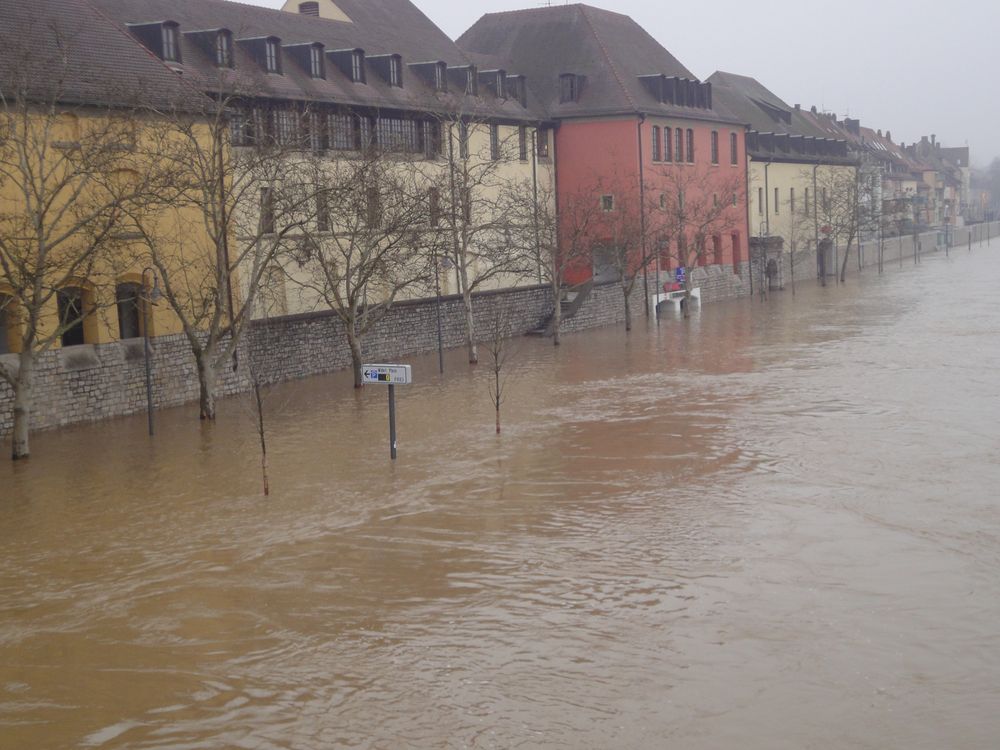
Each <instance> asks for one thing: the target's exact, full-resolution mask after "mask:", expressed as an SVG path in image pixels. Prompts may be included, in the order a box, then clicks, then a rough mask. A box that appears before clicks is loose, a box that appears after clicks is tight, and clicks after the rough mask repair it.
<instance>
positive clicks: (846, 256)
mask: <svg viewBox="0 0 1000 750" xmlns="http://www.w3.org/2000/svg"><path fill="white" fill-rule="evenodd" d="M850 257H851V243H850V242H848V243H847V249H846V250H844V262H843V263H841V264H840V283H841V284H843V283H844V279H845V278H846V277H847V261H848V259H850Z"/></svg>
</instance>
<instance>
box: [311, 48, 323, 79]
mask: <svg viewBox="0 0 1000 750" xmlns="http://www.w3.org/2000/svg"><path fill="white" fill-rule="evenodd" d="M309 75H311V76H312V77H313V78H326V75H325V72H324V70H323V45H321V44H314V45H312V46H311V47H310V48H309Z"/></svg>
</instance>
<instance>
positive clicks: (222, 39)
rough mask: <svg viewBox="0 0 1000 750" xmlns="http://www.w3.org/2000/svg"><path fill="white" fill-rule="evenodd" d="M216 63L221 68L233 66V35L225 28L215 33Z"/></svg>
mask: <svg viewBox="0 0 1000 750" xmlns="http://www.w3.org/2000/svg"><path fill="white" fill-rule="evenodd" d="M215 64H216V65H218V66H219V67H220V68H231V67H233V36H232V34H230V33H229V32H228V31H226V30H225V29H223V30H222V31H220V32H219V33H218V34H216V35H215Z"/></svg>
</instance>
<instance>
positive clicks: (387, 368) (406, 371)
mask: <svg viewBox="0 0 1000 750" xmlns="http://www.w3.org/2000/svg"><path fill="white" fill-rule="evenodd" d="M361 382H362V383H365V384H366V385H367V384H383V383H384V384H385V385H387V386H389V456H390V457H391V458H392V459H393V460H394V461H395V460H396V386H397V385H409V384H410V383H412V382H413V375H412V373H411V371H410V366H409V365H361Z"/></svg>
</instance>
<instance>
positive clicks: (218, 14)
mask: <svg viewBox="0 0 1000 750" xmlns="http://www.w3.org/2000/svg"><path fill="white" fill-rule="evenodd" d="M91 1H92V2H93V4H94V5H95V6H96V7H98V8H99V9H100V10H101V11H102V12H103V13H105V14H106V15H107V16H108V17H110V18H112V19H114V21H115V22H116V23H117V24H118V25H119V26H120V27H121V28H123V29H125V28H127V25H128V24H144V23H158V22H163V21H173V22H175V23H177V24H178V25H179V27H180V31H181V59H182V65H180V66H178V67H180V68H181V69H182V70H183V74H184V76H185V77H187V78H188V79H189V80H192V81H193V82H194V83H195V85H197V86H199V87H200V88H202V89H203V90H217V89H222V90H226V91H235V92H246V93H247V94H248V95H253V96H260V97H268V98H274V99H284V100H310V101H321V102H332V103H338V104H345V105H350V106H366V107H380V108H385V109H398V110H430V111H454V110H456V109H459V110H461V111H463V112H468V113H469V114H483V115H486V114H489V115H491V116H500V117H508V118H512V119H538V118H539V116H540V115H539V113H538V112H536V111H534V110H532V109H525V108H524V107H522V106H521V104H520V103H518V102H516V101H514V100H512V99H503V100H500V99H497V98H496V97H490V96H488V95H486V94H483V95H481V96H479V97H466V96H464V95H461V94H455V93H452V94H447V95H446V94H439V93H436V92H435V91H434V90H433V88H432V86H431V85H430V84H429V83H427V82H426V81H424V80H422V79H421V78H420V77H419V76H418V75H416V73H414V72H413V71H412V70H410V69H408V68H407V65H408V64H410V63H421V62H431V61H439V60H440V61H444V62H446V63H447V64H448V65H449V66H462V65H467V64H468V59H467V57H466V56H465V55H464V54H463V53H462V52H461V50H459V48H458V47H457V46H456V45H455V43H454V42H452V41H451V40H450V39H449V38H448V37H447V36H446V35H445V34H444V32H443V31H441V30H440V29H439V28H438V27H437V26H435V25H434V24H433V23H432V22H431V21H430V19H428V18H427V16H425V15H424V14H423V13H422V12H421V11H420V10H419V9H418V8H417V7H416V6H415V5H413V3H411V2H409V0H337V6H338V7H339V8H340V9H341V10H342V11H343V12H344V13H345V14H346V15H347V16H348V17H349V18H350V19H351V22H350V23H347V22H343V21H336V20H330V19H325V18H318V17H315V16H309V15H300V14H297V13H287V12H284V11H279V10H272V9H268V8H262V7H259V6H253V5H244V4H242V3H236V2H229V1H228V0H91ZM217 29H228V30H229V31H230V32H231V33H232V36H233V39H234V41H235V42H236V43H235V44H234V50H233V53H234V69H233V70H231V71H230V70H220V69H219V68H218V67H217V66H216V65H215V61H214V60H213V59H212V58H211V56H210V50H206V49H205V48H203V47H202V46H200V45H199V44H198V43H197V42H196V41H195V40H193V39H192V38H191V36H190V35H189V34H188V33H187V32H195V31H211V30H217ZM272 36H273V37H277V38H278V39H280V41H281V45H282V46H285V45H293V44H310V43H316V42H318V43H320V44H322V45H324V48H325V50H326V51H327V52H329V51H333V50H344V49H355V48H359V49H362V50H364V52H365V54H366V56H367V57H372V56H375V55H387V54H399V55H400V56H401V57H402V62H403V84H404V85H403V86H402V87H398V86H390V85H389V84H388V82H386V81H384V80H382V79H381V78H380V77H379V76H378V75H376V74H374V73H373V72H371V71H370V70H369V73H368V75H367V82H366V83H355V82H352V81H351V80H350V79H349V78H348V77H347V76H345V75H344V74H342V73H341V72H340V70H339V69H338V68H336V66H334V65H332V64H330V61H329V59H328V60H327V64H326V79H314V78H312V77H311V76H310V75H309V72H308V71H307V70H305V69H304V68H303V67H301V66H300V65H299V64H298V63H296V62H295V61H294V60H292V59H291V57H290V56H289V55H287V54H285V55H283V63H282V74H281V75H277V74H268V73H267V72H265V71H264V69H263V68H262V67H261V65H260V64H259V63H258V62H257V61H256V60H254V59H253V57H252V55H251V53H250V52H249V51H248V50H247V49H245V47H244V46H243V45H241V44H240V43H239V42H240V40H246V39H254V38H257V39H260V38H263V37H272ZM508 72H510V73H512V74H513V73H517V72H518V71H515V70H511V71H508ZM452 88H454V87H452ZM529 104H530V102H529Z"/></svg>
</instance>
